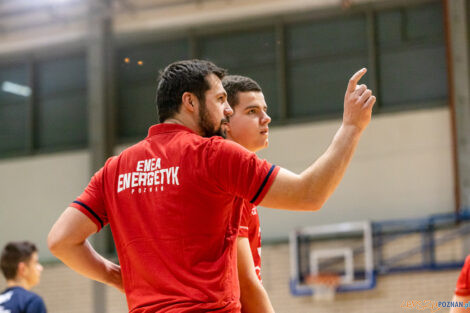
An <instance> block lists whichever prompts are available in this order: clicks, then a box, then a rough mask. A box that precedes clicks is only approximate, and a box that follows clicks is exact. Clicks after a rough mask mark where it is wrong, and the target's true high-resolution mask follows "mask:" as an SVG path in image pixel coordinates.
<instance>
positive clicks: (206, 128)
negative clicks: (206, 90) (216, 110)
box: [199, 101, 227, 138]
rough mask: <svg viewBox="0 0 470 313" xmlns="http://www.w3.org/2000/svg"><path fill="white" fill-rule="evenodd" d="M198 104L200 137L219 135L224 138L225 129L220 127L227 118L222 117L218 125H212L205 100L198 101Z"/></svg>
mask: <svg viewBox="0 0 470 313" xmlns="http://www.w3.org/2000/svg"><path fill="white" fill-rule="evenodd" d="M200 103H201V105H200V106H199V129H200V130H201V133H202V137H212V136H220V137H222V138H226V133H225V130H224V129H223V127H222V124H224V123H226V122H227V119H225V118H224V119H222V120H221V121H220V124H219V125H214V124H213V123H212V122H211V120H210V116H209V112H208V111H207V106H206V102H205V101H201V102H200Z"/></svg>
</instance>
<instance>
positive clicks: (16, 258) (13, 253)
mask: <svg viewBox="0 0 470 313" xmlns="http://www.w3.org/2000/svg"><path fill="white" fill-rule="evenodd" d="M37 251H38V249H37V248H36V245H35V244H34V243H31V242H29V241H19V242H9V243H7V245H6V246H5V248H3V251H2V256H1V257H0V267H1V268H2V272H3V275H4V276H5V278H6V279H15V277H16V274H17V272H18V264H20V262H28V261H29V260H30V259H31V256H32V255H33V253H34V252H37Z"/></svg>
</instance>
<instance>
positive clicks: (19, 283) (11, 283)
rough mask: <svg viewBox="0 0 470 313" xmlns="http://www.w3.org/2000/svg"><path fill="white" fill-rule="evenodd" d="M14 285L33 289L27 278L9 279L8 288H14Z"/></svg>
mask: <svg viewBox="0 0 470 313" xmlns="http://www.w3.org/2000/svg"><path fill="white" fill-rule="evenodd" d="M12 287H22V288H24V289H26V290H29V289H31V286H29V284H28V283H27V282H26V280H24V279H21V278H18V279H9V280H7V288H12Z"/></svg>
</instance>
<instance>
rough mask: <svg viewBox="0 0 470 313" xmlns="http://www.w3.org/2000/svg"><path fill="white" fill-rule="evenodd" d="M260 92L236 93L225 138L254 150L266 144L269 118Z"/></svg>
mask: <svg viewBox="0 0 470 313" xmlns="http://www.w3.org/2000/svg"><path fill="white" fill-rule="evenodd" d="M267 110H268V106H267V105H266V101H265V100H264V95H263V93H262V92H258V91H249V92H239V93H238V103H237V104H236V105H235V108H234V113H233V115H232V116H231V117H230V120H229V122H228V127H227V139H230V140H233V141H235V142H237V143H239V144H240V145H242V146H244V147H245V148H246V149H248V150H250V151H252V152H256V151H258V150H261V149H263V148H266V147H267V146H268V136H269V127H268V124H269V123H270V122H271V118H270V117H269V115H268V114H267Z"/></svg>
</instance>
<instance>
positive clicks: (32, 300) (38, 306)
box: [26, 291, 46, 313]
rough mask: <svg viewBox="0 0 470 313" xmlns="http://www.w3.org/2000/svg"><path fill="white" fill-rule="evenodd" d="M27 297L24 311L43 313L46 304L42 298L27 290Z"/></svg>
mask: <svg viewBox="0 0 470 313" xmlns="http://www.w3.org/2000/svg"><path fill="white" fill-rule="evenodd" d="M28 293H29V297H28V300H27V303H26V308H27V310H26V312H37V313H45V312H46V305H45V303H44V300H43V299H42V298H41V297H40V296H39V295H37V294H36V293H34V292H31V291H28Z"/></svg>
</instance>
